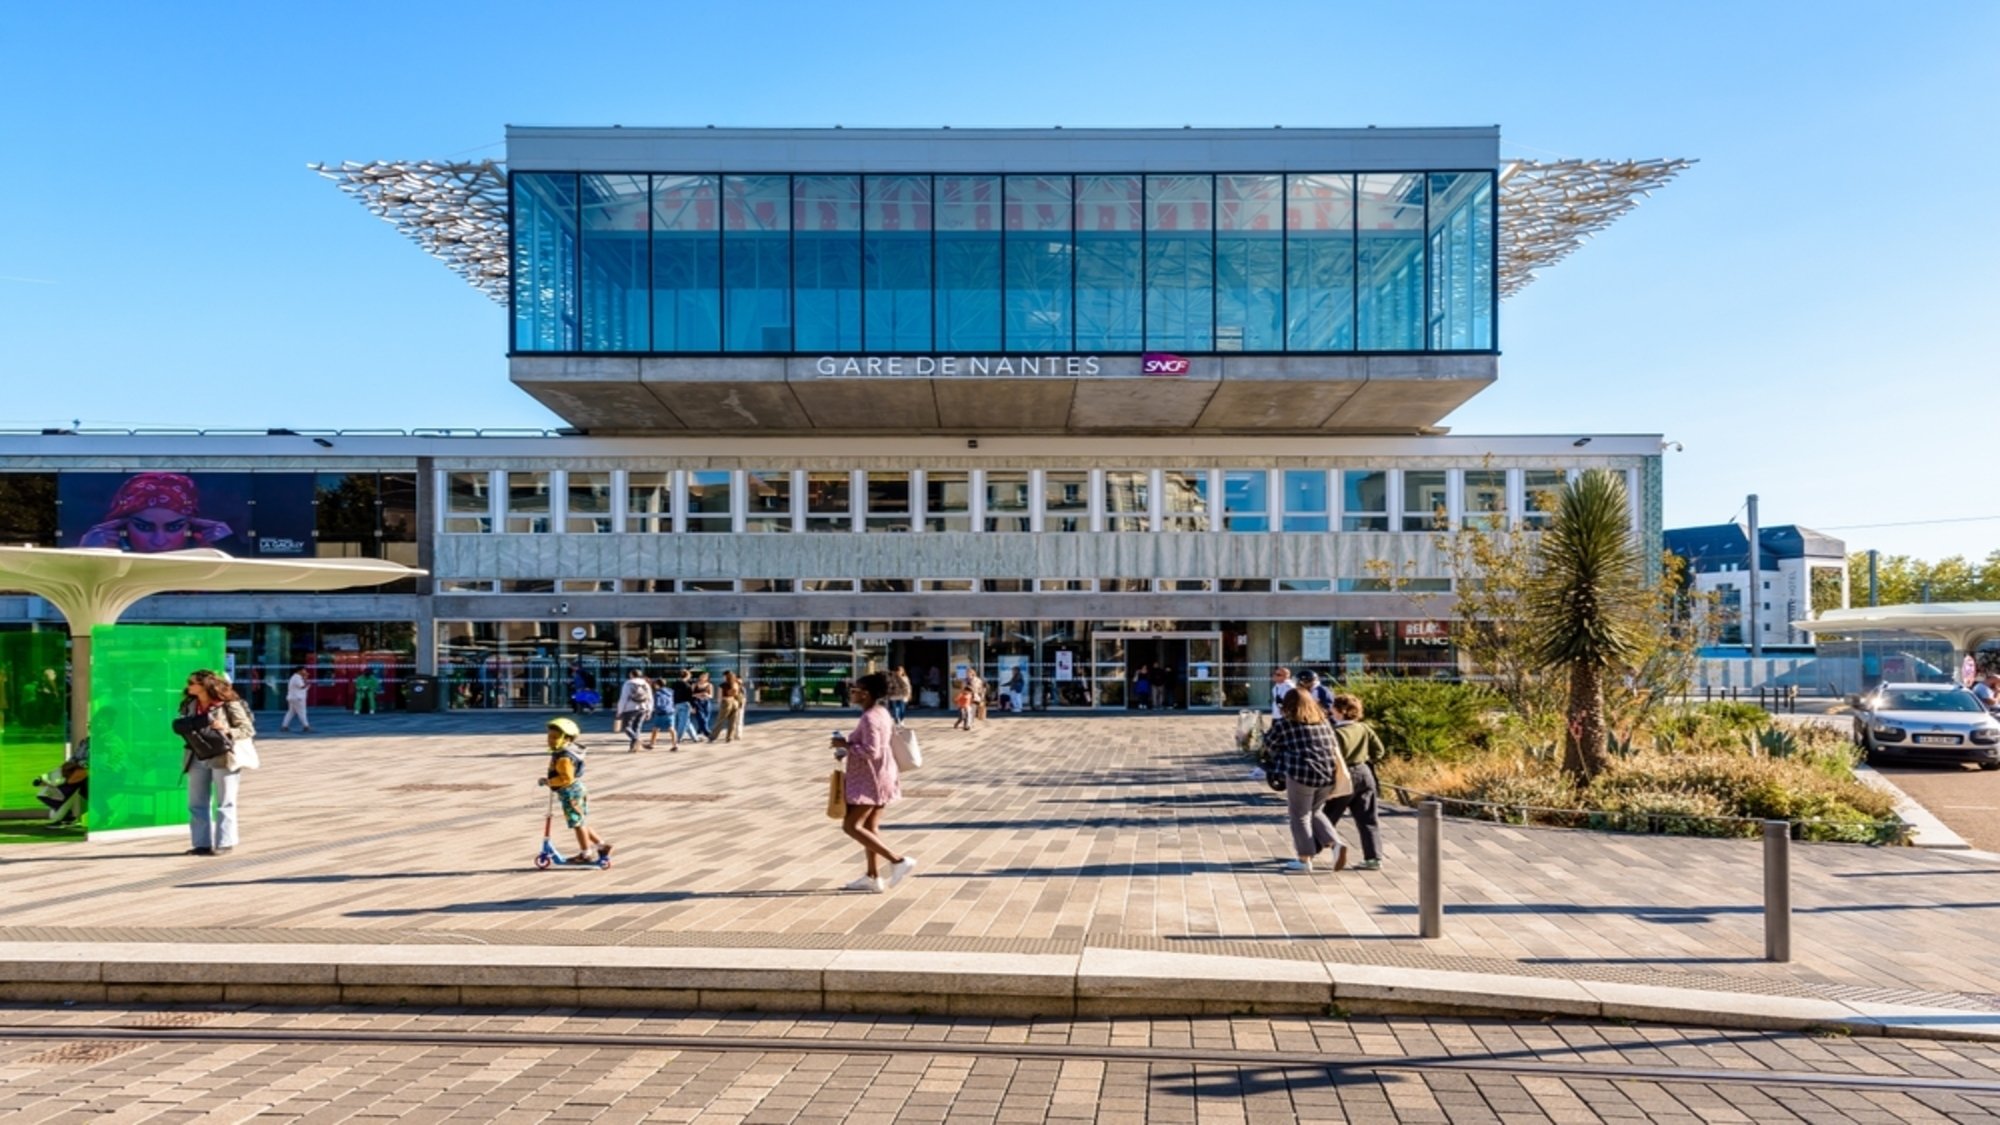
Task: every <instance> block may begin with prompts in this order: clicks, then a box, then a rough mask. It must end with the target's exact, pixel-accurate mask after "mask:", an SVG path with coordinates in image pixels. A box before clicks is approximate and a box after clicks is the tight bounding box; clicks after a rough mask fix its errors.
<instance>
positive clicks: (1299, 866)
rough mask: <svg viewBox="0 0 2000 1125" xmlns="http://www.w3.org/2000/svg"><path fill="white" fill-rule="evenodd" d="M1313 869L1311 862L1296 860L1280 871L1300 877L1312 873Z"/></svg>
mask: <svg viewBox="0 0 2000 1125" xmlns="http://www.w3.org/2000/svg"><path fill="white" fill-rule="evenodd" d="M1312 869H1313V865H1312V863H1311V862H1310V861H1308V860H1303V859H1295V860H1292V861H1290V862H1288V863H1286V864H1285V865H1284V866H1283V867H1281V868H1279V869H1278V870H1280V871H1283V872H1284V873H1285V874H1287V875H1300V874H1307V873H1310V872H1311V871H1312Z"/></svg>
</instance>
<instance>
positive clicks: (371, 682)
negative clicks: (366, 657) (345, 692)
mask: <svg viewBox="0 0 2000 1125" xmlns="http://www.w3.org/2000/svg"><path fill="white" fill-rule="evenodd" d="M381 690H382V677H380V676H378V675H376V674H375V669H374V667H373V666H372V665H371V666H370V667H367V668H364V669H362V670H361V674H360V675H359V676H356V677H354V713H355V714H357V715H359V714H362V713H363V712H366V713H367V714H370V715H373V714H374V713H375V693H377V692H379V691H381Z"/></svg>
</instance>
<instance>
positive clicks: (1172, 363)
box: [1139, 352, 1188, 375]
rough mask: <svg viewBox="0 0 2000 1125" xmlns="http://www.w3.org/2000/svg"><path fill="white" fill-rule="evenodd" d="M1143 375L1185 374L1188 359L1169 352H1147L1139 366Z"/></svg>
mask: <svg viewBox="0 0 2000 1125" xmlns="http://www.w3.org/2000/svg"><path fill="white" fill-rule="evenodd" d="M1139 371H1140V373H1141V374H1145V375H1185V374H1187V373H1188V361H1187V360H1185V359H1183V358H1181V357H1180V356H1177V355H1173V354H1172V353H1169V352H1147V353H1146V354H1145V355H1144V356H1143V357H1142V360H1141V364H1140V367H1139Z"/></svg>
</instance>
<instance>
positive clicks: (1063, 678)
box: [1056, 650, 1076, 684]
mask: <svg viewBox="0 0 2000 1125" xmlns="http://www.w3.org/2000/svg"><path fill="white" fill-rule="evenodd" d="M1075 661H1076V654H1075V653H1072V652H1069V651H1066V650H1058V651H1057V652H1056V682H1057V683H1059V684H1066V683H1068V682H1070V681H1071V680H1074V679H1076V664H1075Z"/></svg>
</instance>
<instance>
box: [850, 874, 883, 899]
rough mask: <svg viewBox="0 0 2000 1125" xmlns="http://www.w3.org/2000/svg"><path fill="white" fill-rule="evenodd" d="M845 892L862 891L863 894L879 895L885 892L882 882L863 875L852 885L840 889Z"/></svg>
mask: <svg viewBox="0 0 2000 1125" xmlns="http://www.w3.org/2000/svg"><path fill="white" fill-rule="evenodd" d="M840 889H841V890H843V891H860V892H862V893H863V894H871V895H879V894H881V893H882V891H883V887H882V880H880V879H875V878H871V877H869V876H867V875H863V876H862V877H861V878H859V879H856V880H855V881H853V882H852V883H849V884H847V885H846V886H844V887H842V888H840Z"/></svg>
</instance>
